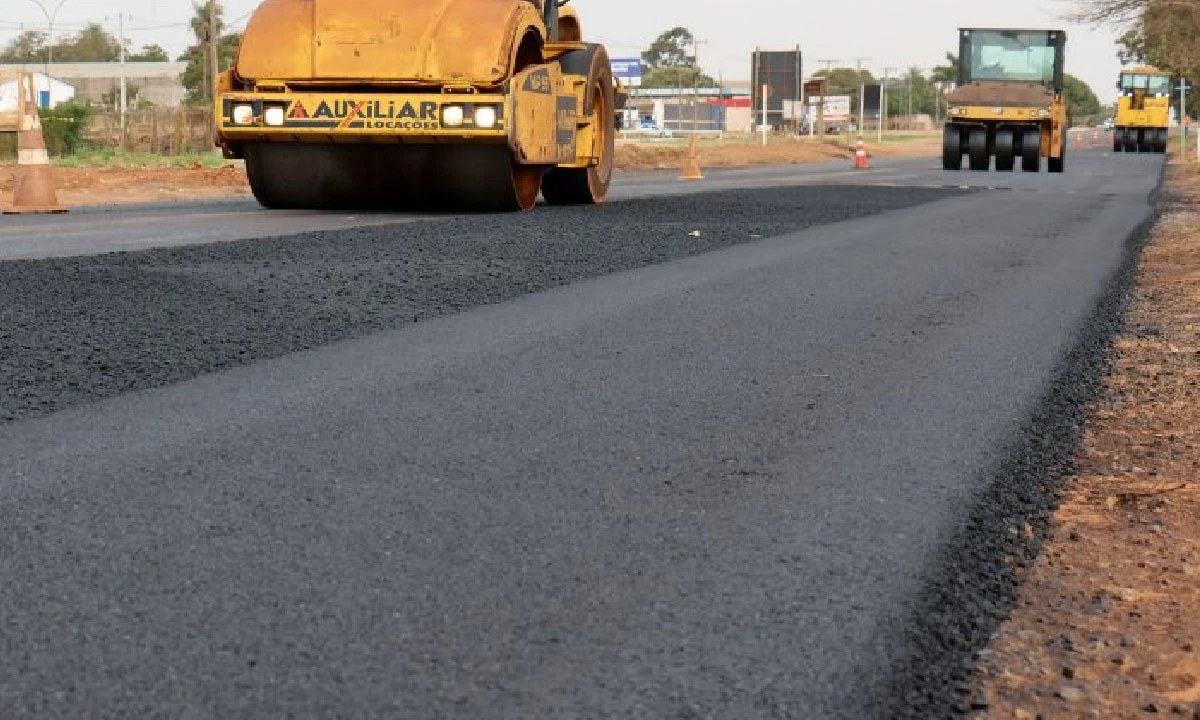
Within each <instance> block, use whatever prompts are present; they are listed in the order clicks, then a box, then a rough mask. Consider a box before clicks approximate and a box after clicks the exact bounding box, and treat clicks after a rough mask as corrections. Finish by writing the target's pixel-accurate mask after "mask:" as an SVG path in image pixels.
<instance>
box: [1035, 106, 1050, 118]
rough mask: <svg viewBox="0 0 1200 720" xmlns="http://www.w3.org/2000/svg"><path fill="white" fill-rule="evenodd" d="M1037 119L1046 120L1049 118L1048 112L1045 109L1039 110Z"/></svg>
mask: <svg viewBox="0 0 1200 720" xmlns="http://www.w3.org/2000/svg"><path fill="white" fill-rule="evenodd" d="M1038 117H1040V118H1048V117H1050V111H1049V110H1047V109H1046V108H1042V109H1041V110H1038Z"/></svg>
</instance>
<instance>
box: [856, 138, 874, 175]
mask: <svg viewBox="0 0 1200 720" xmlns="http://www.w3.org/2000/svg"><path fill="white" fill-rule="evenodd" d="M870 167H871V161H870V159H869V158H868V157H867V144H866V143H865V142H863V140H862V138H859V139H858V142H857V143H856V144H855V145H854V169H855V170H868V169H870Z"/></svg>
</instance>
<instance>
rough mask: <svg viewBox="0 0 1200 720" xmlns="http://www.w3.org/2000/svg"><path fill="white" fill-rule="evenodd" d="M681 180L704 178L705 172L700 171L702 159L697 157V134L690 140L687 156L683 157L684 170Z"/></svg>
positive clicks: (680, 176)
mask: <svg viewBox="0 0 1200 720" xmlns="http://www.w3.org/2000/svg"><path fill="white" fill-rule="evenodd" d="M679 179H680V180H703V179H704V173H702V172H700V160H699V159H698V158H697V157H696V136H695V135H693V136H692V139H691V140H690V141H689V142H688V149H687V156H686V157H684V159H683V172H682V173H680V175H679Z"/></svg>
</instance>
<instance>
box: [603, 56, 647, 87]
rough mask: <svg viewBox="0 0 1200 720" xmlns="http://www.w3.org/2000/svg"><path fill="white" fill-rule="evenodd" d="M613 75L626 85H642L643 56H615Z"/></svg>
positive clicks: (612, 61)
mask: <svg viewBox="0 0 1200 720" xmlns="http://www.w3.org/2000/svg"><path fill="white" fill-rule="evenodd" d="M610 62H611V63H612V71H613V77H616V78H617V79H618V80H620V81H621V84H622V85H624V86H625V87H640V86H641V84H642V60H641V58H613V59H612V60H610Z"/></svg>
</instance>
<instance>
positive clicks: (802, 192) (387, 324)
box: [0, 187, 960, 422]
mask: <svg viewBox="0 0 1200 720" xmlns="http://www.w3.org/2000/svg"><path fill="white" fill-rule="evenodd" d="M957 192H960V191H949V190H933V189H903V188H886V189H880V190H877V191H874V192H871V193H864V192H862V190H860V189H858V188H845V187H830V188H775V189H766V190H757V191H749V190H744V191H736V192H719V193H709V194H702V195H689V196H684V197H679V198H657V199H644V200H630V201H626V202H620V203H614V204H612V205H608V206H605V207H602V208H599V209H591V208H587V209H582V208H567V209H562V210H555V211H543V212H537V213H530V214H526V215H486V216H476V217H467V218H456V219H439V220H429V221H424V222H413V223H405V224H401V225H392V226H387V227H375V226H368V227H358V228H347V229H341V230H337V231H332V232H314V233H309V234H304V235H292V236H287V237H280V238H269V239H260V240H253V241H242V242H230V243H213V244H208V245H197V246H191V247H187V248H181V249H166V250H152V251H146V252H135V253H114V254H107V255H98V256H97V255H94V256H81V257H70V258H51V259H44V260H31V261H17V262H8V263H0V377H2V378H5V387H4V393H3V395H0V422H2V421H11V420H15V419H19V418H23V417H29V416H31V415H37V414H45V413H49V412H53V411H55V410H59V409H62V408H64V407H67V406H70V405H74V404H76V403H80V402H87V401H90V400H95V399H98V398H102V397H108V396H112V395H117V394H120V393H123V392H129V391H131V390H140V389H144V388H151V387H157V386H159V385H165V384H168V383H172V382H178V381H180V380H186V379H189V378H192V377H196V376H197V375H201V374H203V373H208V372H213V371H216V370H220V369H223V368H227V367H231V366H234V365H241V364H245V363H248V362H253V361H255V360H262V359H265V358H272V357H279V356H281V355H285V354H287V353H290V352H295V351H297V350H305V349H308V348H312V347H317V346H320V345H324V344H327V343H330V342H334V341H337V340H345V339H348V338H353V337H359V336H362V335H366V334H369V333H372V332H377V331H379V330H384V329H388V328H393V327H396V326H398V325H403V324H406V323H411V322H416V321H419V320H423V319H429V318H432V317H438V316H441V315H446V314H449V313H455V312H462V311H464V310H467V309H470V308H472V307H476V306H479V305H485V304H490V303H496V302H501V301H504V300H509V299H512V298H515V297H518V296H520V295H525V294H528V293H531V292H537V291H539V290H545V289H547V288H551V287H555V286H558V285H564V284H567V283H571V282H574V281H578V280H581V279H585V278H591V277H597V276H600V275H605V274H609V273H613V272H619V271H621V270H628V269H631V268H636V267H641V266H644V265H651V264H654V263H661V262H666V261H669V260H672V259H674V258H678V257H685V256H688V255H695V254H698V253H703V252H707V251H710V250H714V249H717V248H722V247H727V246H730V245H736V244H738V243H747V242H752V241H754V240H756V239H761V238H764V237H772V236H775V235H780V234H783V233H788V232H794V231H796V230H801V229H804V228H807V227H811V226H814V225H822V224H826V223H833V222H838V221H841V220H846V219H849V218H853V217H861V216H864V215H873V214H877V213H882V212H887V211H889V210H895V209H898V208H903V207H908V206H911V205H916V204H920V203H924V202H929V201H931V200H936V199H940V198H944V197H947V196H949V195H952V194H955V193H957Z"/></svg>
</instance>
